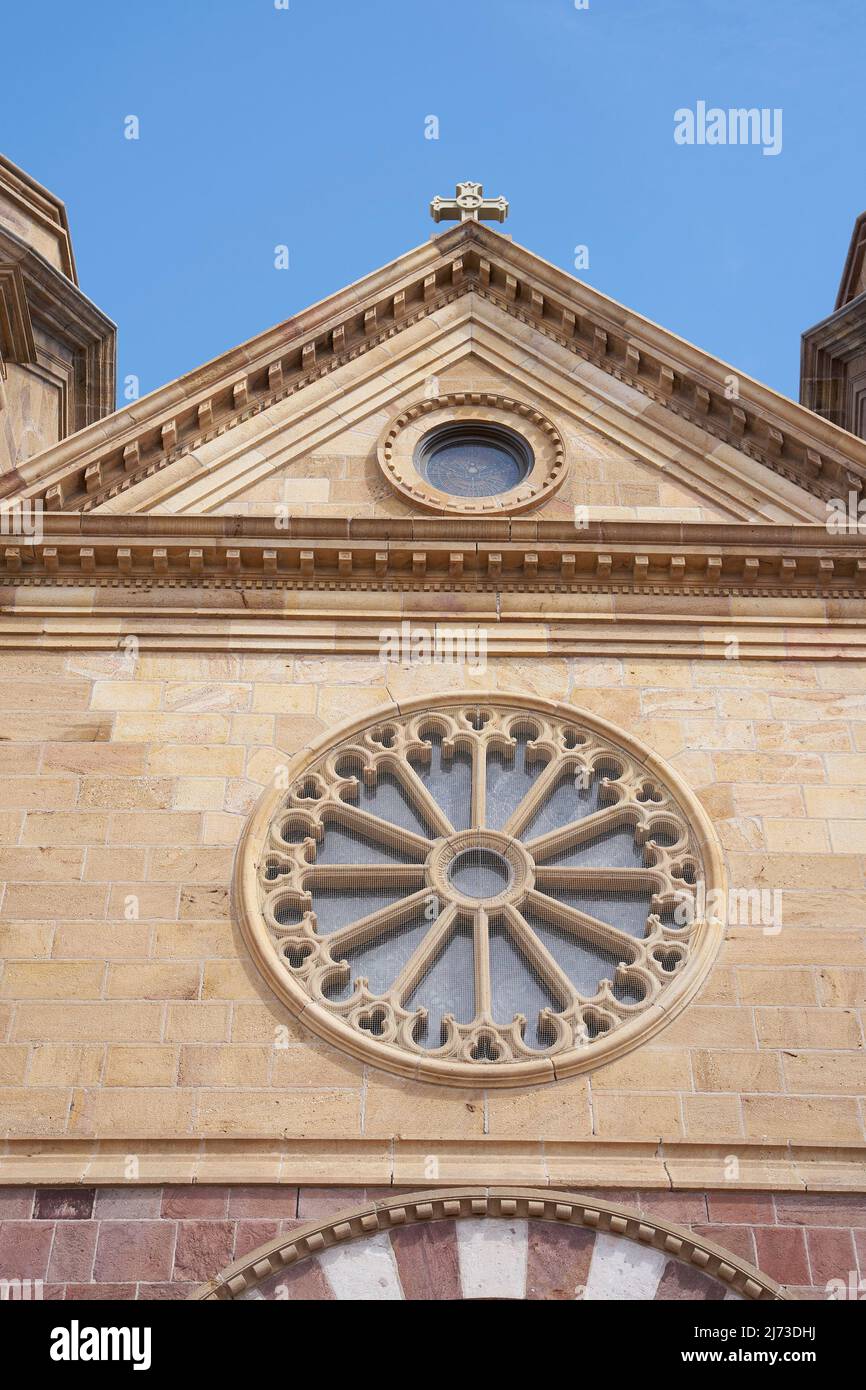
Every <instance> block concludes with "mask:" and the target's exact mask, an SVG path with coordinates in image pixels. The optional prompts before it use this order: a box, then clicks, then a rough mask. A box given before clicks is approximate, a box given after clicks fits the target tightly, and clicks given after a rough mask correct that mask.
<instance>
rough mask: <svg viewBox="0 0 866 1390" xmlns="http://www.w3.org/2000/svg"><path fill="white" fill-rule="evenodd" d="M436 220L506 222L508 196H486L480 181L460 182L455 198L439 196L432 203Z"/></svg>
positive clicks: (431, 207)
mask: <svg viewBox="0 0 866 1390" xmlns="http://www.w3.org/2000/svg"><path fill="white" fill-rule="evenodd" d="M430 216H431V217H432V218H433V221H434V222H504V221H505V219H506V217H507V216H508V199H507V198H485V196H484V189H483V188H482V186H481V184H480V183H458V185H457V192H456V196H455V197H454V198H440V197H439V196H438V194H437V196H436V197H435V198H434V199H433V201H432V203H431V204H430Z"/></svg>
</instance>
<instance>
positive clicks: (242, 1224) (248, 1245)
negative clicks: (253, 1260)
mask: <svg viewBox="0 0 866 1390" xmlns="http://www.w3.org/2000/svg"><path fill="white" fill-rule="evenodd" d="M279 1233H280V1223H279V1221H239V1222H238V1223H237V1230H236V1232H235V1250H234V1255H233V1256H232V1259H235V1260H239V1259H240V1258H241V1256H242V1255H249V1253H250V1251H251V1250H258V1248H259V1246H260V1245H265V1244H266V1243H267V1242H268V1241H269V1240H273V1239H274V1238H275V1237H276V1236H278V1235H279Z"/></svg>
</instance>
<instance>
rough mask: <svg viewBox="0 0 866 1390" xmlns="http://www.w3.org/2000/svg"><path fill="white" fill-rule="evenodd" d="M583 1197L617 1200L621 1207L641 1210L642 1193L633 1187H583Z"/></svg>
mask: <svg viewBox="0 0 866 1390" xmlns="http://www.w3.org/2000/svg"><path fill="white" fill-rule="evenodd" d="M580 1195H581V1197H598V1198H599V1200H600V1201H602V1202H615V1203H616V1204H617V1205H618V1206H621V1207H633V1208H634V1210H635V1211H640V1193H639V1192H638V1190H637V1188H632V1187H582V1188H581V1189H580Z"/></svg>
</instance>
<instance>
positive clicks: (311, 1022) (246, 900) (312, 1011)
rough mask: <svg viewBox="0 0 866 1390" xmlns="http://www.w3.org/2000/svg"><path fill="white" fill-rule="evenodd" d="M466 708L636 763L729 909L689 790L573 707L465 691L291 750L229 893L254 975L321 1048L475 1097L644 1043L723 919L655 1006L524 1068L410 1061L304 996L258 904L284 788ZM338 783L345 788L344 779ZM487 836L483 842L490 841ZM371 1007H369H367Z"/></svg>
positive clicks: (694, 976) (696, 930)
mask: <svg viewBox="0 0 866 1390" xmlns="http://www.w3.org/2000/svg"><path fill="white" fill-rule="evenodd" d="M466 705H471V706H472V707H473V708H476V707H484V706H494V707H496V706H498V707H500V708H501V707H508V708H510V709H513V710H514V713H515V715H526V716H527V717H531V716H532V715H533V714H537V715H539V716H541V717H542V718H544V717H545V716H547V717H548V718H549V719H554V720H565V721H567V722H568V723H569V724H577V725H580V726H581V728H582V729H584V730H586V731H587V732H589V733H590V734H593V733H594V734H596V735H597V736H598V737H599V738H600V739H601V740H603V741H605V742H606V743H609V744H612V745H614V749H616V748H619V749H621V750H622V751H623V752H625V753H626V754H628V755H629V756H630V757H631V758H633V759H634V760H635V762H636V763H638V764H639V767H640V770H641V772H642V773H643V774H646V776H647V777H648V778H653V777H654V778H657V779H658V780H659V781H660V782H661V783H662V784H663V786H664V788H665V789H666V790H667V792H668V793H669V794H670V796H671V798H672V799H673V801H674V803H675V805H676V808H677V810H678V811H679V814H680V816H681V817H682V818H683V819H684V821H685V822H686V824H687V826H688V828H689V830H690V832H691V834H692V836H693V840H694V847H695V850H696V851H697V853H698V854H699V855H700V859H701V868H702V870H703V882H704V884H705V889H706V898H705V901H706V902H707V903H709V904H714V903H720V902H722V903H723V902H726V901H727V897H726V874H725V868H724V858H723V855H722V851H721V847H720V845H719V842H718V840H717V838H716V834H715V831H714V829H713V825H712V822H711V820H710V818H709V816H708V815H707V812H706V811H705V810H704V807H703V806H702V805H701V803H700V801H699V800H698V799H697V797H696V796H695V794H694V792H693V791H692V790H691V788H690V787H689V786H688V785H687V784H686V783H685V782H684V780H683V779H682V778H681V777H680V775H679V773H677V772H676V771H675V769H674V768H672V767H671V766H670V765H669V764H668V763H667V762H666V761H665V760H664V759H663V758H661V757H659V756H658V755H657V754H656V753H653V752H652V750H650V749H649V748H647V747H646V746H645V745H644V744H642V743H641V742H639V741H638V740H637V739H635V738H633V737H632V736H631V735H629V734H628V733H626V732H625V731H624V730H622V729H620V728H618V727H617V726H615V725H613V724H610V723H609V722H608V721H607V720H605V719H602V718H600V717H599V716H598V715H594V714H590V713H589V712H588V711H585V710H582V709H580V708H579V707H577V706H573V705H568V704H564V703H560V702H554V701H551V700H545V699H542V698H541V697H538V696H531V695H524V694H522V693H518V692H514V691H511V692H502V691H464V692H461V693H459V694H455V693H453V692H448V693H443V694H441V695H439V696H437V695H423V696H417V697H415V698H414V699H411V700H406V701H401V702H400V703H399V705H398V704H396V703H394V702H389V703H386V704H383V705H381V706H379V707H377V708H376V709H373V710H368V711H366V712H365V713H364V714H363V715H362V716H360V717H358V718H356V719H352V720H347V721H346V722H345V723H343V724H342V725H340V726H338V727H337V728H336V729H334V730H330V731H328V732H327V733H326V734H323V735H321V736H320V737H319V738H318V739H316V740H315V741H313V742H312V743H310V744H309V745H308V746H307V747H306V748H304V749H302V750H301V751H300V752H298V753H297V754H296V755H295V756H294V758H292V760H291V762H290V764H289V766H288V769H287V772H286V776H285V782H284V785H283V787H278V786H274V787H272V788H269V789H268V790H267V791H265V792H264V794H263V795H262V797H261V798H260V801H259V804H258V806H257V808H256V809H255V811H254V812H253V814H252V816H251V817H250V819H249V820H248V822H247V825H246V828H245V830H244V833H243V835H242V836H241V839H240V841H239V844H238V849H237V855H236V859H235V871H234V878H233V888H232V898H233V906H234V913H235V916H236V919H237V921H238V923H239V926H240V928H241V932H242V934H243V938H244V940H245V943H246V945H247V947H248V949H249V951H250V954H251V956H252V959H253V960H254V962H255V964H256V966H257V967H258V970H259V971H260V973H261V975H262V976H263V978H264V980H265V981H266V983H267V984H268V985H269V987H270V988H271V990H272V991H273V993H274V994H275V995H276V996H277V998H278V999H279V1000H280V1001H281V1002H282V1003H283V1004H285V1005H286V1007H287V1008H288V1009H289V1010H290V1012H291V1013H292V1014H293V1016H294V1017H295V1018H297V1019H298V1020H299V1021H300V1022H302V1023H303V1024H304V1026H305V1027H307V1028H309V1030H310V1031H311V1032H312V1033H314V1034H316V1035H317V1036H318V1037H319V1038H321V1039H323V1040H324V1041H325V1042H328V1043H330V1044H332V1045H333V1046H334V1047H336V1048H338V1049H339V1050H340V1051H342V1052H344V1053H349V1054H350V1055H351V1056H353V1057H356V1058H358V1059H359V1060H360V1061H362V1062H365V1063H367V1064H369V1065H372V1066H376V1067H380V1068H381V1069H382V1070H383V1071H387V1072H390V1073H392V1074H394V1075H398V1076H403V1077H409V1078H411V1079H413V1080H420V1081H429V1082H434V1083H437V1084H440V1085H448V1086H465V1087H472V1088H475V1089H478V1088H482V1089H498V1088H503V1087H515V1086H531V1085H537V1084H539V1083H542V1082H549V1081H554V1080H559V1079H562V1078H564V1077H568V1076H576V1075H580V1074H582V1073H585V1072H589V1071H594V1070H596V1069H597V1068H598V1067H600V1066H603V1065H605V1064H606V1063H608V1062H612V1061H614V1060H615V1059H616V1058H618V1057H621V1056H623V1055H624V1054H625V1053H627V1052H630V1051H632V1050H633V1049H634V1048H636V1047H638V1046H641V1045H643V1044H644V1043H645V1042H648V1041H649V1039H650V1038H652V1037H653V1036H654V1035H655V1034H656V1033H657V1032H658V1031H659V1030H660V1029H662V1028H664V1027H665V1026H666V1025H667V1024H668V1023H670V1022H671V1021H672V1020H673V1019H674V1018H675V1017H676V1016H677V1015H678V1014H679V1013H681V1011H682V1010H683V1009H684V1008H685V1007H686V1005H688V1004H689V1003H690V1002H691V1000H692V999H693V998H694V996H695V994H697V992H698V991H699V990H700V989H701V987H702V986H703V984H704V983H705V981H706V978H707V975H708V974H709V972H710V969H711V967H712V965H713V962H714V960H715V958H716V955H717V953H718V950H719V947H720V945H721V942H722V939H723V937H724V932H725V926H724V922H723V921H722V920H721V919H720V918H718V917H716V916H707V917H703V918H700V919H696V920H694V921H693V922H692V923H691V924H690V926H689V933H688V943H689V950H688V956H687V959H686V960H685V964H684V966H683V968H682V969H681V970H677V971H676V972H675V973H674V974H673V975H672V976H671V978H670V979H668V980H667V981H666V983H665V986H664V989H663V990H661V991H660V993H659V995H658V997H656V998H655V999H654V1000H653V1002H652V1003H650V1004H648V1005H646V1006H645V1007H643V1008H641V1009H640V1010H639V1011H638V1012H635V1014H634V1015H633V1016H632V1017H630V1018H628V1019H626V1020H625V1021H623V1022H621V1023H619V1024H618V1025H617V1026H616V1027H614V1028H612V1029H611V1030H610V1031H609V1032H606V1033H600V1034H598V1035H597V1036H595V1037H593V1038H592V1040H591V1041H590V1042H589V1043H587V1044H585V1045H584V1046H582V1047H572V1048H571V1049H569V1050H567V1051H561V1052H557V1053H553V1054H551V1053H540V1054H539V1055H538V1056H537V1057H536V1056H531V1057H527V1059H526V1060H523V1061H502V1062H491V1061H482V1060H478V1061H464V1060H454V1059H453V1058H451V1057H442V1056H436V1055H430V1054H429V1053H427V1052H424V1051H419V1052H418V1053H412V1052H409V1051H408V1050H406V1049H405V1048H404V1047H401V1046H399V1045H398V1044H396V1043H392V1042H383V1041H381V1040H380V1039H379V1038H377V1037H375V1036H374V1035H373V1034H372V1033H371V1032H369V1031H362V1030H361V1029H360V1028H358V1027H355V1026H354V1025H353V1024H351V1023H348V1022H346V1021H345V1020H344V1018H343V1017H342V1016H341V1015H340V1014H339V1013H337V1012H334V1011H332V1010H331V1009H329V1008H328V1007H326V1006H325V1004H324V1003H321V1004H320V1003H319V1002H318V1001H317V1000H315V999H314V998H312V997H311V995H310V994H309V993H308V992H307V990H306V989H305V988H304V986H303V984H302V982H301V980H300V979H299V978H296V977H295V975H294V974H293V973H292V971H291V969H290V967H289V965H288V964H287V962H286V960H284V959H283V957H282V956H281V955H280V953H279V952H278V950H277V947H276V944H275V942H274V939H273V937H272V935H271V932H270V931H269V927H268V923H267V920H266V918H265V914H264V912H263V910H262V903H261V868H262V864H263V861H264V858H265V856H266V855H267V854H268V853H272V852H273V851H272V849H271V850H269V848H268V846H269V842H270V836H271V829H272V825H273V822H274V819H275V817H276V816H277V815H278V814H279V813H280V812H281V810H282V811H283V812H285V806H286V798H287V792H286V790H285V786H288V787H289V788H291V786H292V785H294V784H297V783H298V782H301V781H302V780H303V778H304V777H305V776H306V775H307V774H308V773H309V772H310V770H311V769H312V768H313V767H314V765H315V764H316V763H317V762H318V761H319V760H320V759H321V758H322V757H323V756H325V755H327V754H328V753H329V751H330V752H332V753H334V754H336V753H337V751H338V750H339V749H340V747H341V745H343V744H345V743H346V742H347V741H351V740H352V739H353V738H354V737H355V736H356V735H361V734H363V733H364V732H366V731H368V730H371V729H373V728H375V727H376V726H377V725H380V724H383V723H384V724H387V723H388V722H389V721H404V720H407V719H409V718H411V717H412V716H415V715H419V714H427V713H433V712H434V711H438V710H448V709H450V708H454V707H460V706H466ZM339 780H340V781H341V782H342V784H343V785H345V783H346V781H347V780H351V779H346V778H342V779H339ZM350 804H351V803H350ZM484 833H485V836H487V835H491V836H492V835H495V834H496V832H484ZM460 834H465V832H458V835H457V836H455V837H454V838H455V839H456V838H458V837H459V835H460ZM443 843H445V842H443V841H441V840H437V841H436V842H435V844H436V847H437V848H436V849H435V850H434V852H433V854H432V855H431V859H434V860H436V861H437V863H438V861H439V860H440V859H441V860H442V863H441V866H440V869H439V871H438V872H439V873H441V874H442V877H443V882H444V877H445V875H446V873H447V862H448V854H449V851H448V849H447V848H446V850H445V851H444V853H443V852H442V851H441V848H440V847H441V846H442V845H443ZM663 853H665V854H666V851H664V852H663ZM308 862H309V861H308ZM477 905H478V904H476V906H477ZM368 1002H370V1003H372V1004H373V1006H374V1005H375V1001H374V1000H371V1001H368ZM512 1026H514V1025H512ZM482 1031H483V1029H482Z"/></svg>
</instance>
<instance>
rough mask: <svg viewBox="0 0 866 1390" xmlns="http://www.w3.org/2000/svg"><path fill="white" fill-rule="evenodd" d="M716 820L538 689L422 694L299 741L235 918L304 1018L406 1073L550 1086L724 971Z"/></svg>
mask: <svg viewBox="0 0 866 1390" xmlns="http://www.w3.org/2000/svg"><path fill="white" fill-rule="evenodd" d="M722 873H723V871H722V867H721V856H720V852H719V850H718V846H717V844H716V841H715V837H714V835H713V832H712V828H711V826H710V823H709V821H708V819H707V817H706V813H705V812H704V810H703V808H702V807H701V806H700V803H699V802H698V801H697V800H696V798H695V797H694V796H693V795H692V793H691V792H690V791H689V790H688V788H686V786H685V784H684V783H682V782H681V781H680V779H679V778H678V777H677V775H676V773H674V772H673V770H672V769H670V768H668V767H667V766H666V765H665V764H664V763H662V762H661V761H660V760H659V759H658V758H657V757H656V756H655V755H654V754H652V753H651V752H650V751H649V750H648V749H646V748H645V747H643V746H642V745H641V744H639V743H638V742H637V740H635V739H633V738H631V737H629V736H628V735H627V734H625V733H624V732H622V731H619V730H616V729H614V728H613V727H612V726H611V725H609V724H606V723H605V722H604V721H603V720H600V719H598V718H596V717H594V716H591V715H588V714H586V713H584V712H582V711H578V710H574V709H571V708H570V707H568V706H565V705H557V704H552V703H550V702H548V701H545V700H540V699H533V698H532V697H526V696H508V695H504V694H497V695H495V696H494V695H491V696H490V697H488V699H487V700H482V701H481V702H477V701H476V700H475V699H471V698H467V697H466V696H465V695H464V696H444V697H440V698H439V699H432V700H431V699H429V698H426V697H425V698H423V699H421V698H419V699H417V700H410V701H407V702H405V703H401V706H400V707H399V709H398V708H397V707H396V706H390V707H388V708H386V709H385V710H383V711H381V712H380V713H379V715H378V717H377V716H375V715H373V716H371V715H370V714H368V715H366V716H364V717H363V718H360V719H357V720H355V721H353V722H352V723H351V724H349V725H347V726H345V727H344V729H343V730H342V731H337V732H336V733H331V734H329V735H328V736H327V737H326V738H323V739H322V740H321V741H320V743H319V744H318V745H315V746H314V747H313V748H311V749H309V750H307V751H306V752H305V753H303V754H301V755H299V757H298V759H297V760H296V762H295V764H294V765H293V768H292V769H291V770H290V772H289V778H288V789H287V790H282V791H277V790H273V791H272V792H271V793H269V794H268V795H267V796H266V797H265V798H264V800H263V803H262V805H261V806H260V808H259V810H258V811H257V813H256V815H255V816H254V817H253V819H252V821H251V822H250V825H249V826H248V828H247V831H246V835H245V838H244V841H243V843H242V847H241V851H240V855H239V859H238V869H237V874H238V878H237V898H236V901H237V902H238V905H239V908H240V912H241V923H242V926H243V929H244V932H245V935H246V937H247V940H248V942H249V944H250V947H251V950H252V954H253V956H254V958H255V959H256V960H257V962H258V964H259V967H260V968H261V969H262V971H263V973H264V974H265V976H266V978H267V979H268V981H269V983H270V984H271V986H272V988H274V989H275V991H276V992H277V994H278V995H279V997H281V998H282V999H284V1001H285V1002H286V1003H287V1004H288V1005H289V1006H290V1008H292V1009H293V1011H294V1012H295V1013H296V1014H297V1015H300V1016H301V1017H302V1018H303V1022H304V1024H305V1026H307V1027H309V1028H311V1029H312V1030H313V1031H314V1032H317V1033H319V1034H320V1035H321V1036H323V1037H326V1038H327V1039H328V1040H329V1041H331V1042H334V1043H336V1044H337V1045H338V1046H341V1047H343V1048H345V1049H346V1050H348V1051H350V1052H352V1053H354V1054H355V1055H356V1056H360V1057H362V1058H364V1059H365V1060H366V1061H369V1062H372V1063H373V1064H374V1065H379V1066H382V1067H384V1068H386V1069H387V1070H390V1071H395V1072H398V1073H401V1074H402V1075H410V1076H417V1077H418V1078H419V1079H426V1080H431V1081H439V1082H444V1083H451V1084H460V1083H464V1084H474V1085H478V1084H481V1085H485V1086H491V1085H492V1086H497V1085H506V1086H507V1085H521V1084H529V1083H531V1082H537V1081H544V1080H554V1079H555V1078H557V1077H560V1076H567V1075H570V1074H573V1073H575V1072H579V1071H584V1070H587V1069H589V1068H591V1067H594V1066H596V1065H598V1064H599V1063H601V1062H602V1061H610V1060H611V1059H612V1058H613V1057H616V1056H618V1055H620V1054H621V1053H622V1052H625V1051H628V1050H629V1049H630V1048H632V1047H634V1046H635V1045H636V1044H637V1043H639V1042H642V1041H643V1040H644V1039H645V1038H647V1037H649V1036H651V1035H652V1034H653V1033H655V1032H656V1030H657V1029H658V1028H660V1027H662V1026H663V1024H664V1023H666V1022H667V1021H669V1020H670V1019H671V1018H672V1017H673V1016H674V1015H675V1014H676V1012H677V1011H678V1010H679V1009H680V1008H681V1007H683V1005H684V1004H686V1003H687V1002H688V1001H689V999H690V998H691V997H692V996H693V994H694V993H695V991H696V990H697V988H698V987H699V985H700V984H701V982H702V980H703V979H704V977H705V975H706V973H707V971H708V970H709V968H710V965H711V963H712V960H713V958H714V956H715V953H716V950H717V948H718V945H719V943H720V941H721V936H722V931H723V926H722V922H721V920H720V919H719V918H717V917H716V916H715V915H712V914H708V912H707V905H708V904H712V903H714V902H715V901H716V900H717V898H718V894H719V892H720V884H722V883H723V876H722Z"/></svg>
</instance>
